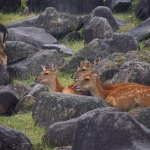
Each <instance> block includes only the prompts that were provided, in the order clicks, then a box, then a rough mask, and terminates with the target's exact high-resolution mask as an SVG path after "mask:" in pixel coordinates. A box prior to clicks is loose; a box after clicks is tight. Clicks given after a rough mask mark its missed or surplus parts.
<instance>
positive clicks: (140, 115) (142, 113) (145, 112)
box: [130, 107, 150, 128]
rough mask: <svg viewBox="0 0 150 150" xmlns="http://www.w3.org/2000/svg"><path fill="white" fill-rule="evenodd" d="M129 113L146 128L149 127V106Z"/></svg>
mask: <svg viewBox="0 0 150 150" xmlns="http://www.w3.org/2000/svg"><path fill="white" fill-rule="evenodd" d="M130 115H131V116H132V117H133V118H135V119H136V120H137V121H138V122H140V123H141V124H143V125H144V126H146V127H147V128H149V127H150V107H147V108H140V109H137V110H135V111H133V112H130Z"/></svg>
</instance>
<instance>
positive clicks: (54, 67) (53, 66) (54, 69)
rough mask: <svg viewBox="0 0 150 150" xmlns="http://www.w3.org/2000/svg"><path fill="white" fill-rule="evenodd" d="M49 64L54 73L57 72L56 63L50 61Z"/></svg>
mask: <svg viewBox="0 0 150 150" xmlns="http://www.w3.org/2000/svg"><path fill="white" fill-rule="evenodd" d="M51 65H52V70H53V72H54V73H55V74H56V73H57V65H55V64H53V63H51Z"/></svg>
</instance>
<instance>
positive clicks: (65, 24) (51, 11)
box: [37, 7, 82, 38]
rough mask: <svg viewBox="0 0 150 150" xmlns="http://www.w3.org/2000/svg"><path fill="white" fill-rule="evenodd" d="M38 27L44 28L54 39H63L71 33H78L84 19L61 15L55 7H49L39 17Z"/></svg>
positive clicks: (66, 14)
mask: <svg viewBox="0 0 150 150" xmlns="http://www.w3.org/2000/svg"><path fill="white" fill-rule="evenodd" d="M37 27H39V28H44V29H45V30H46V32H48V33H50V34H52V35H53V36H54V37H57V38H61V37H63V36H64V35H66V34H67V33H69V32H72V31H78V30H79V29H80V28H81V27H82V18H81V17H77V16H73V15H70V14H68V13H60V12H58V11H57V10H56V9H55V8H53V7H48V8H46V10H45V11H44V12H43V13H42V14H41V15H40V16H39V17H38V19H37Z"/></svg>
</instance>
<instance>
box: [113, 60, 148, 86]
mask: <svg viewBox="0 0 150 150" xmlns="http://www.w3.org/2000/svg"><path fill="white" fill-rule="evenodd" d="M149 70H150V64H149V63H144V62H140V61H127V62H125V63H123V64H122V65H121V67H120V70H119V72H118V73H116V74H115V75H114V77H113V78H112V80H111V82H112V83H118V82H135V83H140V84H144V85H148V86H150V79H149V76H150V71H149Z"/></svg>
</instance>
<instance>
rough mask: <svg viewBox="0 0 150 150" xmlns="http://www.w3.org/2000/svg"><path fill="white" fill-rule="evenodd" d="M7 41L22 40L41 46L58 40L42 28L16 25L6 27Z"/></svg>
mask: <svg viewBox="0 0 150 150" xmlns="http://www.w3.org/2000/svg"><path fill="white" fill-rule="evenodd" d="M8 40H9V41H22V42H25V43H28V44H31V45H33V46H35V47H37V48H41V47H42V45H43V44H55V43H58V41H57V40H56V39H55V38H54V37H53V36H52V35H51V34H49V33H47V32H46V31H45V30H44V29H41V28H36V27H18V28H9V29H8Z"/></svg>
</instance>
